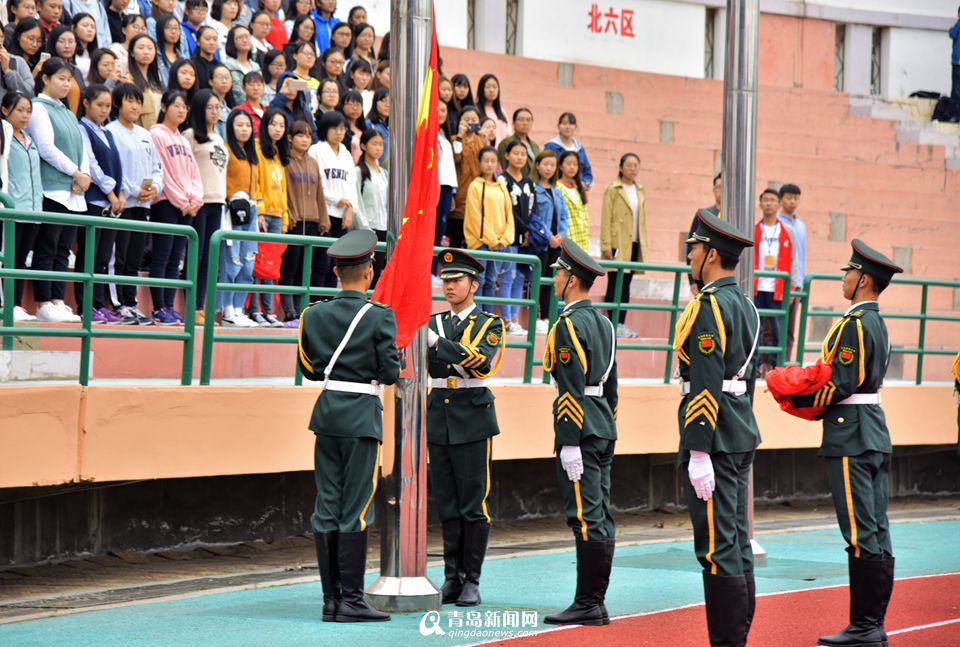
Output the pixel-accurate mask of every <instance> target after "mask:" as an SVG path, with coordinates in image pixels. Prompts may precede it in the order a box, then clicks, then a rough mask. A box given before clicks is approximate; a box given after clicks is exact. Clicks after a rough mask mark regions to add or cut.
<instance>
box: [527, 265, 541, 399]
mask: <svg viewBox="0 0 960 647" xmlns="http://www.w3.org/2000/svg"><path fill="white" fill-rule="evenodd" d="M533 258H534V261H533V262H532V263H530V305H529V306H528V307H527V343H528V344H530V345H529V346H528V347H527V355H526V361H524V363H523V383H524V384H530V382H532V381H533V360H534V356H535V355H536V352H537V315H538V312H537V309H538V308H539V303H540V274H541V273H542V268H543V266H542V265H541V261H540V257H539V256H534V257H533Z"/></svg>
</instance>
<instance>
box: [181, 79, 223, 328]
mask: <svg viewBox="0 0 960 647" xmlns="http://www.w3.org/2000/svg"><path fill="white" fill-rule="evenodd" d="M220 101H221V100H220V99H219V98H218V97H217V96H216V95H215V94H214V93H213V92H212V91H211V90H200V91H199V92H197V94H196V96H194V97H193V102H192V104H191V106H190V128H188V129H187V130H186V131H184V133H183V138H184V139H185V140H186V141H187V143H188V144H189V145H190V152H191V153H192V154H193V158H194V159H195V160H196V162H197V168H198V169H200V182H201V184H202V186H203V206H202V207H200V209H199V211H197V215H196V216H195V217H194V218H193V219H192V220H191V222H190V224H191V225H193V228H194V229H195V230H196V231H197V238H198V239H199V240H200V248H199V254H198V257H197V303H196V306H197V320H196V321H197V325H203V323H204V315H203V304H204V300H205V298H206V294H207V251H208V249H209V248H210V239H211V238H213V234H214V232H215V231H217V230H218V229H220V219H221V217H222V216H223V209H224V207H225V205H226V204H227V145H226V144H225V143H224V141H223V137H221V136H220V133H219V132H217V130H218V129H217V125H218V123H219V122H220V106H221V103H220Z"/></svg>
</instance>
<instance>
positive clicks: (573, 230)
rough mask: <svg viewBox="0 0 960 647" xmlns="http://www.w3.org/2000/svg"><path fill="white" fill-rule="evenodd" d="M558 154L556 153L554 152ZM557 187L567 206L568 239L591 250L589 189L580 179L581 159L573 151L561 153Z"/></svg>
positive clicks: (582, 247) (584, 248)
mask: <svg viewBox="0 0 960 647" xmlns="http://www.w3.org/2000/svg"><path fill="white" fill-rule="evenodd" d="M554 152H556V151H554ZM558 164H559V165H560V170H559V176H560V178H559V180H558V181H557V187H558V188H559V189H560V194H561V195H563V201H564V203H565V204H566V206H567V237H568V238H570V240H572V241H573V242H575V243H576V244H577V245H579V246H580V248H581V249H583V250H587V249H590V221H589V219H588V217H587V189H586V187H585V186H584V185H583V181H582V180H581V179H580V157H579V155H577V153H575V152H573V151H563V152H562V153H560V156H559V162H558Z"/></svg>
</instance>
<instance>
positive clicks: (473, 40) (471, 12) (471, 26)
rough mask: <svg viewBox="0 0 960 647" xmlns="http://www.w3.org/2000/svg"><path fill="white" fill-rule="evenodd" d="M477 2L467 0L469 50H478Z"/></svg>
mask: <svg viewBox="0 0 960 647" xmlns="http://www.w3.org/2000/svg"><path fill="white" fill-rule="evenodd" d="M476 9H477V2H476V0H467V49H476V47H477V31H476V30H477V23H476V21H475V20H474V16H476V13H477V11H476Z"/></svg>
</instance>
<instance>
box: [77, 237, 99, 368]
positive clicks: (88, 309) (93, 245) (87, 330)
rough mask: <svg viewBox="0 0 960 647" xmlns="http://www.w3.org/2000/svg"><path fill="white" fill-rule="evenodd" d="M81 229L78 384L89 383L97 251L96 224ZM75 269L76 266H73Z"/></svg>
mask: <svg viewBox="0 0 960 647" xmlns="http://www.w3.org/2000/svg"><path fill="white" fill-rule="evenodd" d="M81 228H82V229H83V232H84V236H83V274H84V276H83V280H82V281H81V282H82V283H83V303H79V304H77V305H78V306H80V317H81V320H82V321H81V323H80V327H81V329H82V330H83V332H84V335H83V337H81V338H80V385H81V386H87V385H89V384H90V346H91V342H92V338H91V332H92V331H91V326H92V321H91V320H92V316H93V312H92V311H93V261H94V260H95V259H94V257H95V256H96V253H97V227H96V225H81V226H80V227H78V228H77V230H78V231H79V230H80V229H81ZM74 270H76V268H74Z"/></svg>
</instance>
